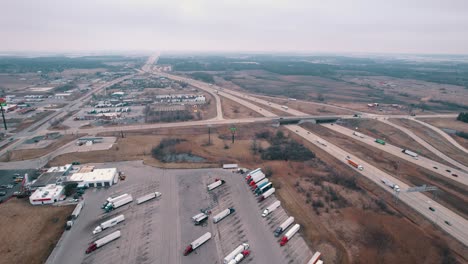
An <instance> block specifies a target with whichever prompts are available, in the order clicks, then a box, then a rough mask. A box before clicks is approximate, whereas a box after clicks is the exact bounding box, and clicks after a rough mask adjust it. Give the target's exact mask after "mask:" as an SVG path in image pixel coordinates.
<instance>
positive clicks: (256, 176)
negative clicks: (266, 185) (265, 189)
mask: <svg viewBox="0 0 468 264" xmlns="http://www.w3.org/2000/svg"><path fill="white" fill-rule="evenodd" d="M263 179H265V174H264V173H263V172H262V171H257V172H256V173H255V174H252V178H250V179H249V180H248V181H247V183H248V184H249V185H250V184H252V182H253V184H255V183H257V182H259V181H261V180H263Z"/></svg>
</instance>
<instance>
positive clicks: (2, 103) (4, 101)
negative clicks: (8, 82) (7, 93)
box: [0, 98, 7, 106]
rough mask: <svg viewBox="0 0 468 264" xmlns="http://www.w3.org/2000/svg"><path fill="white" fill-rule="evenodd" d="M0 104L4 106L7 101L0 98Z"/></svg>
mask: <svg viewBox="0 0 468 264" xmlns="http://www.w3.org/2000/svg"><path fill="white" fill-rule="evenodd" d="M0 105H1V106H6V105H7V102H6V100H5V98H0Z"/></svg>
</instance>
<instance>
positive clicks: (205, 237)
mask: <svg viewBox="0 0 468 264" xmlns="http://www.w3.org/2000/svg"><path fill="white" fill-rule="evenodd" d="M210 238H211V233H210V232H207V233H205V234H204V235H202V236H201V237H199V238H197V239H196V240H195V241H193V242H192V243H190V245H188V246H187V248H185V250H184V256H187V255H188V254H190V253H191V252H193V251H194V250H195V249H197V248H198V247H200V246H201V245H203V244H204V243H205V242H206V241H208V240H210Z"/></svg>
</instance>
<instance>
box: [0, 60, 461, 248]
mask: <svg viewBox="0 0 468 264" xmlns="http://www.w3.org/2000/svg"><path fill="white" fill-rule="evenodd" d="M157 60H158V56H151V57H150V58H149V59H148V61H147V63H146V64H145V65H144V66H143V67H142V69H141V70H138V71H139V73H138V74H154V75H156V76H160V77H165V78H168V79H172V80H177V81H182V82H186V83H188V84H190V85H192V86H194V87H197V88H199V89H202V90H204V91H206V92H208V93H209V94H211V95H212V96H213V97H214V98H215V101H216V109H217V115H216V117H215V118H212V119H209V120H202V121H189V122H181V123H164V124H144V125H143V124H142V125H130V126H119V127H96V128H91V129H78V128H76V129H71V130H69V131H68V132H69V133H87V134H91V135H95V134H97V133H101V132H109V131H128V130H142V129H155V128H165V127H188V126H207V125H222V124H237V123H254V122H266V123H271V122H272V121H278V120H279V119H280V118H282V116H280V115H278V114H275V113H272V112H271V111H268V110H266V109H265V107H268V108H270V109H275V112H279V111H281V112H284V113H287V114H288V115H292V116H300V117H309V118H313V116H311V115H308V114H306V113H303V112H301V111H298V110H295V109H291V108H289V109H284V108H283V107H282V106H281V105H279V104H276V103H273V102H270V101H267V100H264V99H261V98H258V97H255V96H252V95H249V94H246V93H241V92H237V91H232V90H228V89H225V88H222V87H218V86H216V85H210V84H207V83H204V82H201V81H197V80H193V79H190V78H186V77H181V76H177V75H173V74H169V73H167V72H160V71H157V70H155V69H154V67H153V65H154V64H155V62H157ZM133 76H135V75H133V74H132V75H127V76H123V77H120V78H118V79H115V80H113V81H111V82H108V83H105V84H102V85H100V86H98V87H96V88H94V89H93V90H92V91H90V92H89V93H87V94H86V95H85V96H84V97H82V98H81V99H80V100H77V101H74V102H71V103H68V104H67V105H66V106H65V107H63V108H62V109H60V110H57V111H56V112H55V113H53V114H52V115H49V116H47V117H45V118H44V119H43V120H40V121H38V122H36V123H35V124H34V125H33V126H31V127H30V128H28V129H27V130H24V131H22V132H19V133H17V134H16V135H14V138H15V139H16V140H17V141H16V142H14V143H11V144H9V145H8V146H6V147H4V148H3V149H2V150H1V151H0V155H3V154H5V153H6V152H7V151H9V150H12V149H14V148H15V147H16V146H19V145H20V144H22V143H23V142H24V140H26V139H28V138H30V137H33V136H37V135H43V134H45V133H47V127H48V126H49V123H48V121H49V120H52V119H53V118H58V117H61V116H63V115H66V114H67V113H68V112H69V111H73V110H76V109H79V108H80V107H81V106H83V105H84V104H85V103H86V101H87V100H89V99H90V98H91V95H92V94H94V93H98V92H99V91H101V90H102V89H104V88H106V87H109V86H111V85H113V84H116V83H119V82H121V81H123V80H126V79H128V78H131V77H133ZM220 97H224V98H228V99H230V100H233V101H234V102H236V103H239V104H241V105H243V106H245V107H247V108H249V109H251V110H253V111H255V112H257V113H259V114H261V115H263V116H264V117H261V118H243V119H224V117H223V113H222V109H221V99H220ZM361 114H362V116H361V118H371V119H376V120H378V121H381V122H384V123H386V124H389V125H392V126H394V127H396V128H398V129H400V130H401V131H402V132H404V133H406V134H407V135H409V136H410V137H412V138H413V139H414V140H415V141H417V142H418V143H420V144H421V145H423V146H424V147H426V148H427V149H428V150H430V151H431V152H433V153H435V154H436V155H437V156H439V157H440V158H442V159H444V160H445V161H447V162H448V163H450V164H452V165H454V167H449V166H446V165H443V164H441V163H438V162H435V161H433V160H430V159H428V158H425V157H418V159H417V160H416V159H414V158H412V157H410V156H407V155H405V154H403V153H402V152H401V149H400V148H398V147H395V146H391V145H389V144H386V145H385V146H381V145H378V144H375V143H373V141H374V140H375V139H373V138H371V137H369V136H367V135H366V136H365V137H364V138H359V137H354V138H355V139H357V140H359V141H361V142H364V143H366V144H369V145H371V146H372V147H374V148H378V149H380V150H382V151H386V152H388V153H390V154H392V155H395V156H397V157H399V158H402V159H405V160H407V161H409V162H411V163H413V164H415V165H417V166H421V167H424V168H427V169H429V170H431V171H432V172H434V173H437V174H439V175H441V176H443V177H448V178H450V179H451V180H454V181H457V182H458V183H460V184H461V185H464V186H465V187H466V186H467V185H468V174H467V172H468V167H467V166H465V165H463V164H461V163H460V162H458V161H455V160H453V159H452V158H450V157H448V156H447V155H445V154H443V153H442V152H440V151H439V150H437V149H436V148H434V147H433V146H432V145H430V144H429V143H427V142H426V141H424V140H423V139H421V138H419V137H418V136H417V135H415V134H414V133H412V132H411V131H410V130H408V129H406V128H403V127H400V126H398V125H396V124H393V123H392V122H390V121H388V118H409V119H413V120H415V119H414V118H413V117H411V116H408V115H398V116H395V115H376V114H368V113H361ZM453 116H454V115H424V116H418V117H419V118H422V117H424V118H435V117H453ZM337 117H338V118H353V116H352V115H337ZM285 118H286V117H285ZM415 121H417V122H419V123H423V124H424V125H425V126H426V127H427V128H428V129H433V130H434V131H435V132H437V133H439V134H441V135H442V136H443V137H444V138H446V139H447V140H449V142H450V143H452V144H453V145H454V146H456V147H457V148H459V149H460V150H462V151H464V152H465V153H468V152H467V150H466V149H465V148H463V147H462V146H461V145H459V144H458V143H456V142H455V143H454V140H453V139H452V138H451V137H450V136H448V135H447V134H445V133H444V132H442V131H440V130H438V128H435V127H433V126H432V125H428V124H426V123H424V122H421V121H419V120H415ZM325 126H326V127H327V128H329V129H332V130H334V131H336V132H339V133H343V134H345V135H349V136H352V135H351V133H352V130H349V129H346V128H344V127H341V126H336V125H335V126H330V125H325ZM285 127H286V128H287V129H289V130H290V131H291V132H292V133H295V134H297V135H298V136H300V137H302V138H303V139H305V140H307V141H309V142H311V143H313V144H315V145H316V146H318V147H319V148H321V149H322V150H323V151H325V152H327V153H329V154H331V155H332V156H334V157H336V158H337V159H338V160H340V161H342V162H343V163H346V164H347V161H346V157H347V156H352V153H347V152H346V151H344V150H343V149H341V148H340V147H338V146H335V145H333V144H331V143H330V142H327V141H326V140H324V139H323V138H320V137H319V136H318V135H316V134H314V133H313V131H308V130H306V129H304V128H302V127H300V126H298V125H286V126H285ZM317 140H320V141H322V142H327V146H324V145H322V144H319V143H317ZM5 144H7V142H2V143H0V146H4V145H5ZM353 160H354V161H356V162H358V163H359V164H361V165H362V166H363V167H364V170H363V171H358V170H356V171H357V172H358V173H360V174H362V175H363V176H365V177H367V178H369V179H370V180H372V181H373V182H375V183H376V184H377V185H379V186H381V187H382V188H383V189H384V190H386V191H388V192H391V193H394V192H393V190H392V189H390V188H389V187H388V186H386V185H384V184H383V183H382V182H381V179H383V178H385V179H388V180H391V181H393V182H394V183H397V184H398V185H399V186H400V188H401V189H402V191H401V192H400V193H399V194H398V198H399V199H400V200H401V201H402V202H404V203H406V204H407V205H408V206H410V207H411V208H413V209H414V210H416V211H417V212H419V213H420V214H421V215H423V216H425V217H426V218H428V219H429V220H430V221H432V222H434V224H435V225H437V226H439V227H440V228H441V229H443V230H444V231H446V232H447V233H449V234H450V235H452V236H453V237H454V238H456V239H457V240H459V241H460V242H462V243H463V244H464V245H468V221H467V220H466V219H464V218H463V217H462V216H459V215H458V214H456V213H454V212H452V211H451V210H449V209H447V208H446V207H444V206H443V205H441V204H439V203H437V202H436V201H434V200H432V199H430V198H429V197H428V196H426V195H423V194H421V193H406V192H404V190H405V189H408V188H409V187H413V186H408V185H407V184H405V183H403V182H401V181H400V180H398V179H396V178H395V177H393V176H392V175H389V174H387V173H385V172H383V171H382V170H380V169H378V168H376V167H374V166H372V165H370V164H369V163H367V162H365V161H364V160H360V159H357V158H355V157H353ZM42 163H44V160H42V161H40V160H39V162H35V163H34V165H33V166H38V165H44V164H42ZM14 164H15V165H16V166H22V167H28V166H31V162H30V161H22V162H16V163H14ZM7 167H10V164H8V163H0V168H3V169H4V168H7ZM434 167H437V169H435V168H434ZM350 169H354V168H353V167H351V166H350ZM446 170H450V171H451V173H445V171H446ZM452 173H455V174H457V175H458V177H453V176H451V174H452ZM429 207H432V208H434V209H435V211H431V210H429V209H428V208H429ZM446 221H448V222H449V223H450V225H448V224H447V223H446Z"/></svg>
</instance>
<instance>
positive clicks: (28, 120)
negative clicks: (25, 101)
mask: <svg viewBox="0 0 468 264" xmlns="http://www.w3.org/2000/svg"><path fill="white" fill-rule="evenodd" d="M52 113H54V111H44V112H40V113H36V114H35V115H33V116H31V117H30V118H26V119H23V120H22V121H21V123H19V124H18V125H17V126H16V127H15V129H14V130H13V131H12V132H13V133H18V132H20V131H22V130H25V129H26V128H28V127H30V126H31V125H32V124H34V123H36V122H37V121H39V120H41V119H43V118H44V117H46V116H48V115H50V114H52Z"/></svg>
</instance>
